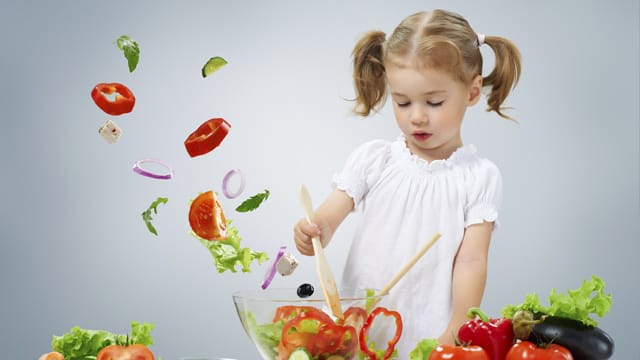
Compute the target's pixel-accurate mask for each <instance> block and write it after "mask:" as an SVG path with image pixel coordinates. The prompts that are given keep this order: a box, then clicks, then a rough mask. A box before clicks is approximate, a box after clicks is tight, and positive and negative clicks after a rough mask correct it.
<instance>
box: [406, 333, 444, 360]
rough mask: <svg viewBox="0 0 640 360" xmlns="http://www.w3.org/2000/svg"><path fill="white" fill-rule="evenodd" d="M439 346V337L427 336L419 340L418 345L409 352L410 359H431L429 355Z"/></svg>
mask: <svg viewBox="0 0 640 360" xmlns="http://www.w3.org/2000/svg"><path fill="white" fill-rule="evenodd" d="M437 347H438V339H433V338H426V339H422V340H420V341H419V342H418V345H416V347H415V348H414V349H413V350H411V352H410V353H409V360H424V359H429V355H430V354H431V352H432V351H433V350H435V349H436V348H437Z"/></svg>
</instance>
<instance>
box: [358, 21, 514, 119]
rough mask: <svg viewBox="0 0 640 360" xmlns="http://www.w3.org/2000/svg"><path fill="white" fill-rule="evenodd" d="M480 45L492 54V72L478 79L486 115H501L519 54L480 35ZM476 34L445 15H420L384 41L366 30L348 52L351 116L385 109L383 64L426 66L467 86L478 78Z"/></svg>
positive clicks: (499, 41)
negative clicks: (352, 90)
mask: <svg viewBox="0 0 640 360" xmlns="http://www.w3.org/2000/svg"><path fill="white" fill-rule="evenodd" d="M484 44H487V45H489V47H490V48H491V49H492V50H493V52H494V54H495V67H494V68H493V70H492V71H491V72H490V73H489V75H487V76H486V77H483V78H482V81H483V87H487V88H489V89H490V92H489V94H488V96H487V105H488V108H487V111H495V112H496V113H497V114H498V115H500V116H501V117H503V118H506V119H510V117H509V116H507V115H505V114H504V113H503V112H502V111H503V110H504V108H503V107H502V103H503V102H504V101H505V99H506V98H507V96H508V95H509V93H510V92H511V90H512V89H513V88H514V87H515V86H516V84H517V83H518V80H519V78H520V70H521V64H520V52H519V51H518V48H517V47H516V46H515V45H514V44H513V43H512V42H511V41H510V40H508V39H505V38H502V37H499V36H485V37H484ZM480 45H482V44H480V43H479V42H478V34H477V33H476V32H475V31H474V30H473V29H472V28H471V26H470V25H469V23H468V22H467V20H465V19H464V18H463V17H462V16H460V15H458V14H456V13H453V12H450V11H446V10H434V11H431V12H419V13H416V14H413V15H411V16H409V17H407V18H406V19H404V20H403V21H402V22H401V23H400V25H398V27H396V29H395V30H394V31H393V33H392V34H391V36H390V37H389V38H388V39H387V38H386V34H385V33H384V32H382V31H370V32H368V33H366V34H364V35H363V36H362V38H361V39H360V40H359V41H358V42H357V43H356V45H355V47H354V49H353V53H352V56H353V79H354V86H355V90H356V98H355V99H354V101H355V105H354V108H353V111H354V113H356V114H358V115H360V116H367V115H369V114H370V113H371V111H377V109H378V108H379V107H380V106H382V105H384V102H385V101H386V97H387V81H386V75H385V64H394V65H398V66H413V67H418V68H419V67H428V68H434V69H438V70H443V71H447V72H449V73H450V74H451V75H453V76H454V77H455V78H456V79H457V80H459V81H462V82H463V83H465V84H469V83H470V82H471V80H472V79H473V78H474V77H475V76H477V75H482V55H481V53H480V49H479V46H480Z"/></svg>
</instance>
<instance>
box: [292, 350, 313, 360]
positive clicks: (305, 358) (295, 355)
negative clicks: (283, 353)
mask: <svg viewBox="0 0 640 360" xmlns="http://www.w3.org/2000/svg"><path fill="white" fill-rule="evenodd" d="M289 360H311V354H310V353H309V352H308V351H307V349H305V348H303V347H302V348H298V349H295V350H294V351H293V352H292V353H291V355H289Z"/></svg>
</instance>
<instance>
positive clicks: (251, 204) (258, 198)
mask: <svg viewBox="0 0 640 360" xmlns="http://www.w3.org/2000/svg"><path fill="white" fill-rule="evenodd" d="M268 198H269V190H266V189H265V191H263V192H261V193H257V194H255V195H254V196H252V197H250V198H248V199H247V200H245V201H243V202H242V204H240V205H238V207H236V211H237V212H248V211H253V210H255V209H257V208H258V207H259V206H260V204H262V203H263V202H264V201H265V200H267V199H268Z"/></svg>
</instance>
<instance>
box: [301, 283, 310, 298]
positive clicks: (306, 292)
mask: <svg viewBox="0 0 640 360" xmlns="http://www.w3.org/2000/svg"><path fill="white" fill-rule="evenodd" d="M311 295H313V286H312V285H311V284H307V283H304V284H302V285H300V286H298V296H299V297H301V298H306V297H309V296H311Z"/></svg>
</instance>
